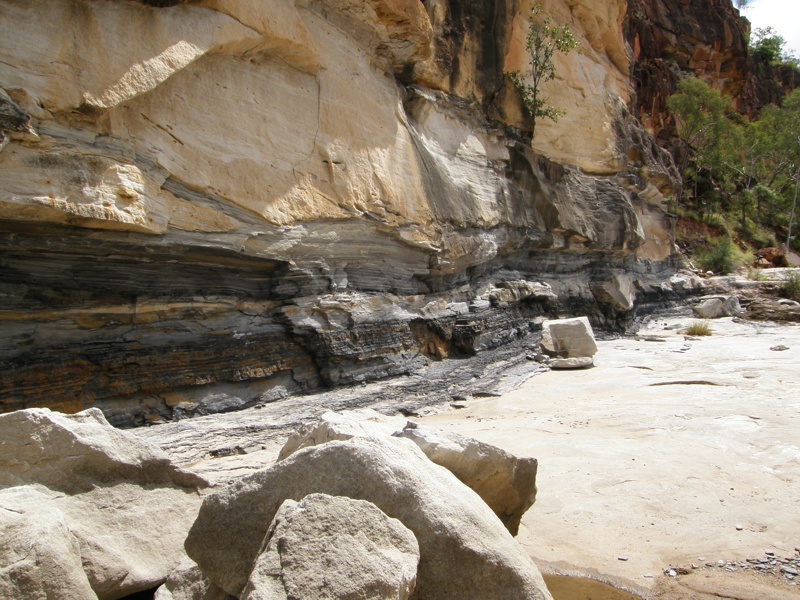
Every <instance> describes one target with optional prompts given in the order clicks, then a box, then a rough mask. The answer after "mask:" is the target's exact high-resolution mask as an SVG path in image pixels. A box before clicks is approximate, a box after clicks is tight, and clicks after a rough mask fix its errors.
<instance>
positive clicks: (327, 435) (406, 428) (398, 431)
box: [278, 409, 538, 535]
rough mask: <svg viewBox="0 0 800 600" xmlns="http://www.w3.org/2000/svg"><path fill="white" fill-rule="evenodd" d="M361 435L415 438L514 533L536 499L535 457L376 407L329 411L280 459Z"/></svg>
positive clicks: (304, 429)
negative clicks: (392, 415)
mask: <svg viewBox="0 0 800 600" xmlns="http://www.w3.org/2000/svg"><path fill="white" fill-rule="evenodd" d="M358 436H378V437H381V436H384V437H385V436H394V437H402V438H406V439H409V440H411V441H413V442H414V443H415V444H416V445H417V446H418V447H419V448H420V450H422V451H423V452H424V453H425V455H426V456H427V457H428V458H429V459H430V460H431V461H433V462H434V463H436V464H437V465H439V466H442V467H444V468H445V469H447V470H448V471H450V472H451V473H453V475H455V476H456V477H458V479H459V480H460V481H461V482H462V483H463V484H465V485H466V486H468V487H469V488H470V489H472V490H473V491H474V492H475V493H477V494H478V495H479V496H480V497H481V499H482V500H483V501H484V502H486V504H487V505H488V506H489V508H491V509H492V510H493V511H494V513H495V514H496V515H497V516H498V517H499V518H500V520H501V521H502V522H503V524H504V525H505V526H506V528H507V529H508V530H509V532H511V534H512V535H516V534H517V531H518V529H519V522H520V519H521V518H522V515H523V514H524V513H525V511H527V510H528V509H529V508H530V507H531V506H532V505H533V503H534V501H535V500H536V472H537V469H538V461H537V460H536V459H535V458H528V457H517V456H514V455H513V454H511V453H509V452H506V451H505V450H503V449H501V448H498V447H497V446H492V445H491V444H486V443H484V442H480V441H478V440H475V439H472V438H469V437H466V436H463V435H459V434H457V433H453V432H448V431H442V430H439V429H435V428H431V427H421V426H419V425H417V424H416V423H414V422H413V421H408V420H407V419H405V418H404V417H389V416H386V415H382V414H380V413H378V412H376V411H374V410H371V409H363V410H353V411H345V412H342V413H335V412H326V413H325V414H323V415H322V416H321V417H320V418H319V419H318V420H316V421H314V422H312V423H309V424H307V425H304V426H303V427H301V428H300V429H299V430H298V431H297V432H295V433H293V434H292V435H291V436H289V439H288V440H287V441H286V444H284V446H283V448H282V449H281V452H280V455H279V458H278V460H283V459H285V458H286V457H288V456H290V455H291V454H293V453H294V452H296V451H298V450H300V449H302V448H307V447H310V446H316V445H319V444H324V443H327V442H330V441H333V440H340V441H344V440H349V439H351V438H353V437H358Z"/></svg>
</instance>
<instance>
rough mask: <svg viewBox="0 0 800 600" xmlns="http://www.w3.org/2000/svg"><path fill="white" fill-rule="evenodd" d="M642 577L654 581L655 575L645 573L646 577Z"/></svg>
mask: <svg viewBox="0 0 800 600" xmlns="http://www.w3.org/2000/svg"><path fill="white" fill-rule="evenodd" d="M642 577H645V578H647V579H652V578H653V574H652V573H645V574H644V575H642Z"/></svg>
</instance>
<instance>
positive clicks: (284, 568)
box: [241, 494, 419, 600]
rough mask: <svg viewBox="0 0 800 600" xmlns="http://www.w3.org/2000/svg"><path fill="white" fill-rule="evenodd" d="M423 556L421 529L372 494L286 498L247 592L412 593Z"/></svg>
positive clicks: (270, 599) (252, 596)
mask: <svg viewBox="0 0 800 600" xmlns="http://www.w3.org/2000/svg"><path fill="white" fill-rule="evenodd" d="M418 562H419V545H418V544H417V540H416V538H415V537H414V534H413V533H411V531H409V530H408V529H407V528H406V527H405V526H404V525H403V524H402V523H400V521H398V520H396V519H391V518H389V517H387V516H386V515H385V514H384V513H383V512H382V511H381V510H380V509H379V508H378V507H377V506H375V505H374V504H372V503H371V502H366V501H364V500H353V499H352V498H342V497H334V496H328V495H325V494H310V495H308V496H306V497H305V498H303V499H302V500H301V501H300V502H295V501H293V500H286V501H285V502H284V503H283V504H282V505H281V507H280V509H279V510H278V514H276V515H275V519H274V520H273V522H272V525H271V527H270V531H269V533H268V541H267V544H266V548H265V550H264V552H262V553H261V555H260V556H259V557H258V560H257V561H256V564H255V567H254V568H253V572H252V573H251V575H250V579H249V581H248V582H247V586H246V587H245V589H244V592H242V595H241V600H287V599H289V598H330V599H338V598H386V599H387V600H389V599H392V600H407V599H408V598H409V597H410V596H411V593H412V592H413V591H414V585H415V583H416V579H417V563H418Z"/></svg>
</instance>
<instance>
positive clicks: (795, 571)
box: [781, 567, 799, 575]
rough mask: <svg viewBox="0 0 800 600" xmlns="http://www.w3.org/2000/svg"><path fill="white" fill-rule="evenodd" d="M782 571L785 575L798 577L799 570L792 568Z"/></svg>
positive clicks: (784, 568) (782, 568) (782, 569)
mask: <svg viewBox="0 0 800 600" xmlns="http://www.w3.org/2000/svg"><path fill="white" fill-rule="evenodd" d="M781 571H783V572H784V573H788V574H789V575H798V574H799V573H798V571H797V569H793V568H792V567H781Z"/></svg>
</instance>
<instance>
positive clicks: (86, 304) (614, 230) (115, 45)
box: [0, 0, 727, 424]
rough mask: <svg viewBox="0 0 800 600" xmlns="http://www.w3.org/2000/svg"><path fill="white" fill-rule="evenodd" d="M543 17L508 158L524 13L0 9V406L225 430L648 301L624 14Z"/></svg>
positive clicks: (185, 6) (648, 203)
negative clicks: (548, 48)
mask: <svg viewBox="0 0 800 600" xmlns="http://www.w3.org/2000/svg"><path fill="white" fill-rule="evenodd" d="M720 1H721V0H720ZM725 1H727V0H725ZM542 4H543V6H544V8H545V10H546V11H548V12H549V13H551V14H553V15H554V16H555V17H556V18H557V19H558V20H560V21H563V22H565V23H568V24H569V25H570V26H571V27H572V29H573V31H574V32H575V33H576V35H577V36H578V38H579V39H580V41H581V44H582V52H581V53H580V54H574V55H571V56H570V57H569V58H566V59H563V58H560V59H559V61H560V62H559V64H558V72H559V77H558V79H557V80H556V81H553V82H551V83H550V84H549V88H548V93H549V94H550V98H551V102H552V103H553V104H556V105H558V106H561V107H563V108H564V109H565V110H566V111H567V114H566V116H565V117H564V118H563V119H562V120H561V121H560V122H559V123H557V124H551V123H541V124H540V125H537V136H536V139H535V140H534V141H533V143H532V142H531V139H530V135H529V134H528V133H526V132H527V131H529V130H530V123H529V122H528V121H527V117H526V116H525V115H524V113H523V111H522V107H521V104H520V101H519V98H518V97H517V95H516V94H515V92H514V90H513V87H512V86H511V85H510V83H509V81H508V78H507V77H505V75H504V73H506V72H508V71H512V70H516V69H523V70H524V68H525V64H526V62H527V57H526V53H525V49H524V37H525V32H526V26H527V25H526V23H527V22H526V19H527V15H528V13H529V11H530V6H531V2H529V1H528V0H500V1H497V2H468V1H466V0H425V1H423V2H418V1H417V0H369V1H366V2H365V1H363V0H358V1H357V0H296V1H295V0H274V1H273V2H269V3H265V2H262V1H260V0H236V1H234V0H202V1H196V2H180V1H175V0H149V1H146V2H145V1H142V2H137V1H133V0H117V1H112V0H29V1H25V2H22V1H19V0H0V36H2V39H3V40H4V43H3V44H2V46H0V129H2V141H0V248H2V251H1V252H2V253H1V254H0V320H1V321H2V325H0V371H2V377H0V403H1V404H0V407H1V408H2V410H3V411H7V410H12V409H17V408H22V407H31V406H50V407H54V408H58V409H60V410H67V411H75V410H79V409H82V408H85V407H87V406H90V405H96V406H99V407H102V408H103V410H104V411H105V412H106V414H107V415H108V418H109V420H111V421H112V422H114V423H118V424H126V423H127V424H131V423H136V422H141V421H142V420H143V419H147V418H159V417H163V416H166V417H169V416H171V415H172V413H173V411H174V410H176V409H179V410H180V411H182V413H185V414H191V413H193V412H204V411H212V410H229V409H234V408H237V407H240V406H243V405H246V404H248V403H253V402H259V401H268V400H270V399H271V398H276V397H281V396H285V395H287V394H292V393H297V392H303V391H309V390H312V389H317V388H320V387H324V386H330V385H335V384H344V383H354V382H359V381H364V380H368V379H372V378H376V377H383V376H388V375H397V374H402V373H409V372H413V371H414V370H415V369H417V368H418V367H419V365H420V364H423V363H424V362H425V361H427V360H430V359H432V358H433V359H437V358H443V357H446V356H450V355H454V354H459V353H471V352H475V351H479V350H481V349H483V348H488V347H492V346H496V345H498V344H502V343H504V342H506V341H509V340H511V339H514V338H516V337H519V336H521V335H524V334H525V333H527V332H529V331H530V330H531V329H532V328H533V327H534V324H533V323H534V321H533V319H534V318H535V317H537V316H544V315H552V314H557V313H559V312H561V313H574V312H576V311H580V312H582V313H585V314H590V315H591V316H592V317H593V319H595V321H596V322H599V323H605V324H608V325H616V326H619V325H620V324H623V323H625V322H626V320H627V319H629V318H630V317H631V316H632V315H633V314H634V312H635V310H636V308H635V305H636V303H637V302H638V303H639V304H643V303H650V302H658V301H661V300H663V299H664V298H665V297H667V296H668V295H669V294H670V293H671V292H672V291H671V289H670V288H669V285H668V284H662V283H661V282H662V280H663V279H664V277H663V276H664V274H667V273H669V272H670V270H671V268H672V262H671V252H672V239H671V233H670V223H669V220H668V219H667V218H666V215H665V213H664V210H663V204H664V195H665V194H669V193H670V190H671V187H672V186H673V185H674V181H675V179H676V173H675V171H674V167H672V166H671V161H670V160H669V157H668V156H666V155H665V154H664V153H663V151H662V150H660V149H659V148H658V147H657V146H656V145H655V144H654V143H653V141H652V139H651V138H650V136H649V135H648V134H647V133H646V132H645V131H644V130H643V129H642V128H641V127H640V126H639V125H638V122H637V120H636V119H635V118H634V117H632V116H631V114H630V113H629V107H630V105H631V100H632V98H631V94H630V85H629V81H630V75H631V70H632V66H631V63H630V57H631V48H630V47H629V46H628V45H627V43H626V38H625V31H624V25H625V19H626V15H627V3H626V2H624V1H623V0H612V1H610V2H603V3H598V2H593V1H589V0H545V1H543V2H542ZM628 18H629V19H630V16H628ZM629 22H630V21H629ZM634 53H635V52H634Z"/></svg>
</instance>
